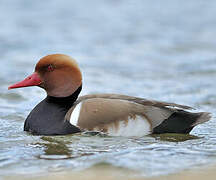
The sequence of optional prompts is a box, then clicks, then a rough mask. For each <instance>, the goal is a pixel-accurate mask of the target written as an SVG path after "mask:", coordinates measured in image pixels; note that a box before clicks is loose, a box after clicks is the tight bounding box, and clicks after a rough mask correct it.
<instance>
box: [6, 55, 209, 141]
mask: <svg viewBox="0 0 216 180" xmlns="http://www.w3.org/2000/svg"><path fill="white" fill-rule="evenodd" d="M30 86H38V87H40V88H42V89H44V90H45V91H46V93H47V96H46V98H45V99H43V100H42V101H41V102H40V103H39V104H37V105H36V106H35V107H34V108H33V110H32V111H31V112H30V113H29V115H28V116H27V118H26V120H25V123H24V131H27V132H30V133H32V134H34V135H67V134H74V133H80V132H86V131H93V132H101V133H105V134H107V135H109V136H126V137H129V136H145V135H149V134H163V133H183V134H187V133H190V131H191V130H192V129H193V128H194V127H195V126H197V125H198V124H201V123H204V122H207V121H208V120H210V118H211V114H210V113H209V112H191V111H192V109H193V108H191V107H190V106H186V105H180V104H175V103H168V102H161V101H156V100H148V99H145V98H139V97H134V96H127V95H121V94H90V95H84V96H80V97H79V94H80V92H81V90H82V73H81V70H80V68H79V66H78V64H77V62H76V61H75V60H74V59H73V58H72V57H70V56H68V55H64V54H51V55H47V56H45V57H43V58H41V59H40V60H39V61H38V63H37V64H36V66H35V70H34V72H33V74H32V75H30V76H28V77H27V78H25V79H24V80H22V81H20V82H18V83H15V84H13V85H11V86H9V87H8V89H9V90H10V89H15V88H23V87H30Z"/></svg>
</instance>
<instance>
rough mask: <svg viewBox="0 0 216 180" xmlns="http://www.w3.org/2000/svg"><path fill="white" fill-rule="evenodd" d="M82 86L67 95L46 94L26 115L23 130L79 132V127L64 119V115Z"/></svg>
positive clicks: (50, 132)
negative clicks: (59, 96) (53, 95)
mask: <svg viewBox="0 0 216 180" xmlns="http://www.w3.org/2000/svg"><path fill="white" fill-rule="evenodd" d="M81 89H82V87H80V88H78V89H77V90H76V92H74V93H73V94H72V95H71V96H69V97H64V98H55V97H51V96H47V97H46V98H45V99H44V100H43V101H41V102H40V103H39V104H38V105H37V106H36V107H35V108H34V109H33V110H32V111H31V113H30V114H29V115H28V117H27V119H26V121H25V125H24V131H29V132H31V133H33V134H37V135H65V134H73V133H77V132H80V129H79V128H78V127H76V126H73V125H72V124H70V123H69V121H65V119H64V118H65V115H66V113H67V112H68V110H69V109H70V108H71V106H72V105H73V103H74V102H75V101H76V99H77V97H78V95H79V93H80V91H81Z"/></svg>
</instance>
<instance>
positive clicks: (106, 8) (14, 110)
mask: <svg viewBox="0 0 216 180" xmlns="http://www.w3.org/2000/svg"><path fill="white" fill-rule="evenodd" d="M215 8H216V1H213V0H208V1H202V0H190V1H184V0H164V1H157V2H156V1H150V0H134V1H129V0H124V1H123V0H109V1H108V0H91V1H83V0H80V1H74V0H71V1H67V0H61V1H58V0H47V1H29V0H19V1H13V0H1V1H0V62H1V66H0V83H1V86H0V142H1V143H0V147H1V148H0V174H2V175H4V176H8V175H9V174H10V173H11V172H13V173H14V174H26V173H27V171H28V173H35V174H37V173H39V172H40V173H47V172H50V171H51V172H52V171H62V170H63V169H64V170H65V169H67V170H68V171H71V167H73V169H76V168H78V169H85V168H87V167H91V166H94V165H95V164H98V163H99V164H100V163H105V164H108V165H110V166H114V167H116V166H117V167H121V168H126V169H130V170H135V171H137V172H139V173H140V172H141V173H142V174H143V175H145V176H151V175H161V174H169V173H173V172H178V171H180V170H182V169H187V168H193V167H197V166H200V165H206V164H209V163H214V162H215V160H216V159H215V156H216V153H215V152H216V151H215V150H216V148H215V147H216V146H215V139H216V133H215V118H214V117H215V115H214V114H215V112H216V110H215V109H216V108H215V107H216V93H215V89H216V84H215V77H216V40H215V37H216V20H215V15H216V14H215ZM52 53H63V54H67V55H70V56H72V57H74V58H75V59H76V60H77V61H78V63H79V65H80V67H81V69H82V72H83V79H84V82H83V92H82V94H86V93H96V92H97V93H99V92H105V93H121V94H128V95H133V96H140V97H145V98H150V99H157V100H163V101H170V102H175V103H180V104H186V105H190V106H193V107H195V108H197V109H199V110H203V111H210V112H213V119H212V120H211V121H210V122H208V123H206V124H204V125H201V126H199V127H197V128H195V129H194V130H193V131H192V135H194V136H196V137H199V139H196V140H188V141H184V142H178V140H177V142H167V141H161V140H160V138H159V140H158V138H152V137H142V138H137V139H133V138H132V139H124V138H118V141H116V139H112V138H111V137H110V138H107V139H106V138H105V139H104V138H101V137H94V138H93V137H90V138H89V137H88V136H87V137H82V136H73V137H68V136H67V137H61V138H60V137H52V138H50V139H49V138H48V139H46V138H45V139H44V137H35V136H31V135H29V134H26V133H24V132H23V131H22V130H23V122H24V120H25V118H26V116H27V115H28V113H29V112H30V110H31V109H32V108H33V107H34V106H35V105H36V104H37V103H38V102H39V101H40V100H41V99H42V98H44V97H45V93H44V91H43V90H41V89H39V88H28V89H25V88H24V89H17V90H13V91H7V87H8V85H10V84H12V83H14V82H16V81H19V80H22V79H23V78H24V77H25V76H27V75H28V74H30V73H32V71H33V70H34V66H35V63H36V62H37V61H38V60H39V59H40V58H41V57H43V56H45V55H47V54H52ZM59 138H60V139H59ZM86 138H87V139H86ZM59 142H61V143H60V144H59ZM56 144H57V145H60V146H57V149H63V150H64V151H60V153H59V152H58V151H55V149H56V146H55V145H56ZM192 144H193V146H192ZM52 145H54V146H52ZM50 147H51V148H50ZM65 148H66V151H65ZM47 149H48V150H47ZM74 149H76V150H74ZM49 150H51V153H50V151H49ZM47 152H48V153H47ZM86 154H88V155H89V156H87V157H86V156H85V155H86ZM92 154H93V155H92ZM149 155H150V156H149ZM83 156H84V158H83ZM41 157H42V158H41ZM43 157H45V158H43ZM53 157H54V158H53ZM65 157H66V159H67V158H68V159H69V160H68V159H67V160H62V158H65ZM71 157H76V158H75V159H71ZM123 157H124V160H122V158H123ZM179 157H181V158H179ZM47 158H48V159H50V158H51V159H52V158H53V159H54V160H53V161H47V160H46V159H47ZM164 158H165V159H164ZM56 159H57V160H56ZM59 159H60V161H58V160H59ZM86 160H88V161H86ZM164 163H166V164H167V166H166V167H164ZM39 166H44V170H42V168H39ZM50 169H51V170H50Z"/></svg>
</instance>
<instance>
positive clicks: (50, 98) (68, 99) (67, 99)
mask: <svg viewBox="0 0 216 180" xmlns="http://www.w3.org/2000/svg"><path fill="white" fill-rule="evenodd" d="M81 90H82V85H81V86H80V87H79V88H78V89H77V90H76V91H75V92H74V93H73V94H71V95H70V96H67V97H53V96H47V98H46V99H47V100H48V101H49V102H52V103H59V104H61V103H63V104H65V105H66V104H73V103H74V102H75V101H76V100H77V98H78V96H79V94H80V92H81Z"/></svg>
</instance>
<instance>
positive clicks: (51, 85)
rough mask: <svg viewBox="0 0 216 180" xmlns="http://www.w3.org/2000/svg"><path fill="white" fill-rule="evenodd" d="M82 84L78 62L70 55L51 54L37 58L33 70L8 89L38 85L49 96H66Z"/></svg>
mask: <svg viewBox="0 0 216 180" xmlns="http://www.w3.org/2000/svg"><path fill="white" fill-rule="evenodd" d="M81 85H82V74H81V72H80V69H79V67H78V64H77V63H76V61H75V60H74V59H72V58H71V57H70V56H67V55H63V54H52V55H48V56H45V57H43V58H41V59H40V60H39V62H38V63H37V65H36V67H35V72H34V73H33V74H32V75H30V76H28V77H27V78H26V79H24V80H23V81H21V82H18V83H16V84H14V85H11V86H9V87H8V89H14V88H21V87H28V86H39V87H41V88H43V89H45V90H46V92H47V94H48V95H49V96H53V97H67V96H70V95H71V94H73V93H74V92H75V91H76V90H77V89H78V88H79V87H80V86H81Z"/></svg>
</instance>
